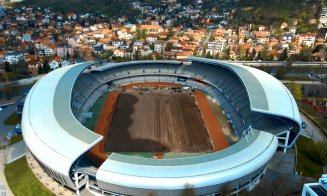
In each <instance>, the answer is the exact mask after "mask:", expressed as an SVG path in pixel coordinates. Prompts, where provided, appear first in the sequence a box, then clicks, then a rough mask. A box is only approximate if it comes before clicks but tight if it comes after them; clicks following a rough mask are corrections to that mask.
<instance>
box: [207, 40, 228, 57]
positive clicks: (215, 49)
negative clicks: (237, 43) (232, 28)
mask: <svg viewBox="0 0 327 196" xmlns="http://www.w3.org/2000/svg"><path fill="white" fill-rule="evenodd" d="M225 45H226V40H224V39H221V40H217V41H214V42H209V43H208V48H207V49H206V53H209V54H210V55H216V54H217V53H220V52H222V51H223V50H224V46H225Z"/></svg>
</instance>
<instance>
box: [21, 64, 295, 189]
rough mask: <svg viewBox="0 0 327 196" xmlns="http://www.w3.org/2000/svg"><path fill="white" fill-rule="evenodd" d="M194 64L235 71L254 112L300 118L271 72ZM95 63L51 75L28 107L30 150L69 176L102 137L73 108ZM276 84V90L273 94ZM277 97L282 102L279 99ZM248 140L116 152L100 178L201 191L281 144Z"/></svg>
mask: <svg viewBox="0 0 327 196" xmlns="http://www.w3.org/2000/svg"><path fill="white" fill-rule="evenodd" d="M191 60H192V61H193V60H194V61H195V60H196V61H201V62H202V61H203V62H205V63H208V62H209V63H212V64H219V65H221V66H225V67H228V68H229V69H231V70H233V71H234V72H235V73H237V75H238V76H239V77H240V78H241V79H242V81H243V83H244V84H245V86H246V88H247V91H248V94H249V96H250V101H251V107H252V109H253V110H258V111H262V112H267V113H272V114H274V115H276V114H277V115H281V116H286V117H288V118H292V119H296V118H297V117H296V114H295V113H296V110H295V107H296V104H295V106H288V105H287V104H291V105H293V102H294V99H292V96H291V95H290V94H289V92H288V91H287V89H285V87H284V86H283V85H280V84H281V83H279V82H278V81H277V80H276V79H274V78H269V80H270V79H271V80H273V81H272V82H271V83H269V82H266V81H264V79H265V78H267V77H268V76H269V74H267V75H268V76H267V75H265V74H263V72H258V73H257V72H256V70H255V69H252V68H248V67H241V66H237V65H233V64H229V63H224V62H220V61H211V60H204V59H197V58H192V59H191ZM173 63H176V62H173ZM91 65H92V63H82V64H77V65H74V66H67V67H63V68H61V69H58V70H55V71H53V72H51V73H49V74H48V75H47V76H46V77H44V78H42V79H40V80H39V81H38V83H37V84H36V85H34V87H33V88H32V89H31V91H30V92H29V94H28V96H27V98H26V101H25V105H24V110H23V119H22V130H23V135H24V140H25V141H26V144H27V146H28V148H29V149H30V150H31V152H32V153H33V155H34V156H36V157H37V158H38V160H40V161H41V162H43V163H45V164H46V165H47V166H48V167H50V168H51V169H53V170H55V171H57V172H59V173H62V174H65V175H67V176H69V172H70V169H71V166H72V164H73V163H74V162H75V161H76V160H77V159H78V158H79V157H80V156H81V155H82V154H84V153H85V152H86V151H88V150H89V149H90V148H91V147H93V146H94V145H95V144H96V143H98V142H99V141H100V140H101V139H102V138H103V136H100V135H98V134H96V133H94V132H92V131H90V130H88V129H87V128H85V127H84V126H82V125H81V124H80V123H79V122H78V121H77V120H76V119H75V117H74V116H73V114H72V112H71V108H70V101H71V93H72V88H73V86H74V83H75V81H76V79H77V78H78V76H79V75H80V73H81V72H82V71H83V70H84V69H85V68H86V67H88V66H91ZM117 66H118V65H117ZM259 75H260V76H259ZM269 77H271V76H269ZM275 85H276V89H275V90H274V91H272V90H271V89H270V90H269V88H272V86H275ZM270 93H271V94H270ZM277 94H280V96H282V98H281V99H279V98H278V97H277ZM262 95H263V96H262ZM261 96H262V97H261ZM271 96H275V99H278V100H283V101H285V102H286V103H285V106H284V107H287V108H286V109H287V110H289V109H292V111H293V114H292V113H291V112H285V113H284V111H283V108H282V107H281V106H275V105H274V104H278V101H275V102H273V103H274V104H270V101H274V100H271V99H272V98H271ZM285 98H287V99H285ZM288 100H289V101H288ZM294 103H295V102H294ZM290 107H293V108H290ZM247 139H248V141H246V140H245V139H243V140H241V141H240V142H238V143H236V144H234V145H233V146H231V147H229V148H227V149H225V150H222V151H219V152H215V153H210V154H205V155H201V156H196V157H188V158H176V159H164V160H154V159H145V158H143V159H142V158H137V157H130V156H125V155H122V154H117V153H112V154H111V155H110V156H109V158H108V159H107V160H106V161H105V162H104V163H103V164H102V165H101V167H100V168H99V170H98V172H97V179H98V180H101V181H104V182H108V183H113V184H118V185H122V186H128V187H139V188H147V189H151V188H155V189H168V188H169V189H173V188H176V189H180V188H184V186H185V184H186V183H191V184H192V185H194V186H195V187H200V186H210V185H213V184H218V183H221V182H226V181H230V180H233V179H236V178H239V177H242V176H244V175H246V174H249V173H251V172H253V171H255V170H256V169H258V168H260V167H261V166H263V165H264V164H266V163H267V162H268V160H269V159H270V158H271V157H272V156H273V154H274V152H275V150H276V148H277V145H278V142H277V138H276V137H275V136H274V135H272V134H270V133H266V132H260V131H258V130H253V132H252V133H250V134H248V136H247ZM58 160H60V164H58ZM235 160H237V161H235ZM140 180H142V184H140V183H139V182H140Z"/></svg>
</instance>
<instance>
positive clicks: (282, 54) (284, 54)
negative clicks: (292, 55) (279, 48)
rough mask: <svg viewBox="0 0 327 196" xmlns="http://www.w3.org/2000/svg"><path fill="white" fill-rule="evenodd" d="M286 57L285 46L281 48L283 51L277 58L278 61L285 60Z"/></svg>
mask: <svg viewBox="0 0 327 196" xmlns="http://www.w3.org/2000/svg"><path fill="white" fill-rule="evenodd" d="M286 59H287V48H285V49H284V50H283V52H282V53H281V54H280V55H279V59H278V60H280V61H285V60H286Z"/></svg>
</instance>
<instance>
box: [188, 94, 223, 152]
mask: <svg viewBox="0 0 327 196" xmlns="http://www.w3.org/2000/svg"><path fill="white" fill-rule="evenodd" d="M194 95H195V98H196V100H197V102H198V104H199V107H200V110H201V112H202V115H203V118H204V123H205V125H206V127H207V129H208V131H209V135H210V136H211V138H212V141H213V146H214V151H219V150H223V149H225V148H227V147H229V144H228V141H227V139H226V136H225V134H224V133H223V131H222V129H221V127H220V126H219V124H218V121H217V119H216V117H215V115H214V113H213V111H212V109H211V107H210V105H209V102H208V99H207V97H206V95H205V94H203V93H202V92H201V91H199V90H196V91H195V92H194Z"/></svg>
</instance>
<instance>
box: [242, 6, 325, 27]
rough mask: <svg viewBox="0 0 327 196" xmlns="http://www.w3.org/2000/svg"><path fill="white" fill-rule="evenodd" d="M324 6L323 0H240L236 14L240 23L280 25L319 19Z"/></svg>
mask: <svg viewBox="0 0 327 196" xmlns="http://www.w3.org/2000/svg"><path fill="white" fill-rule="evenodd" d="M323 6H327V2H326V1H321V0H240V1H238V3H237V12H236V16H237V19H239V22H240V23H254V24H263V25H270V24H272V25H277V24H279V25H280V24H281V23H282V22H284V21H286V22H289V21H292V20H294V19H299V24H300V25H301V24H304V23H308V21H309V20H310V19H313V18H315V19H318V16H319V13H320V11H321V7H323ZM303 28H305V27H303Z"/></svg>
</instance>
